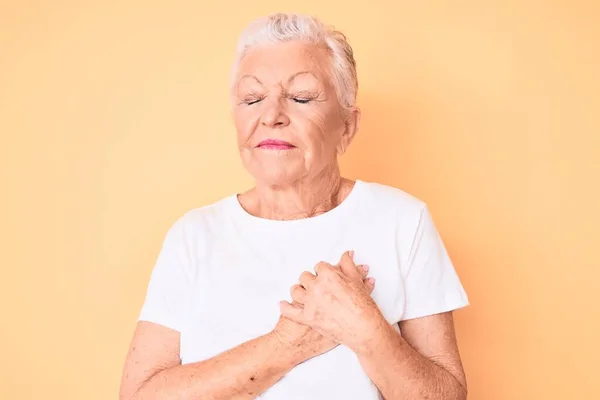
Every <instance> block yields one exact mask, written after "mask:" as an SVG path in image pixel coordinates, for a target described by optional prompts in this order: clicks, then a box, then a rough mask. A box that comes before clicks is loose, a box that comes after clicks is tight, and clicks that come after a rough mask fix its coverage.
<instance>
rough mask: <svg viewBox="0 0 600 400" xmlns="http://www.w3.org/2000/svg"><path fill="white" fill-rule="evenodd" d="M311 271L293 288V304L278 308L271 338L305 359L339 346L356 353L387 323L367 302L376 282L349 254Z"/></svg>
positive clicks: (283, 303)
mask: <svg viewBox="0 0 600 400" xmlns="http://www.w3.org/2000/svg"><path fill="white" fill-rule="evenodd" d="M314 271H315V273H314V274H312V273H310V272H308V271H305V272H303V273H302V274H301V275H300V278H299V283H297V284H295V285H293V286H292V287H291V289H290V293H291V297H292V300H293V301H292V302H291V303H289V302H287V301H282V302H281V303H280V309H281V316H280V318H279V321H278V323H277V326H276V327H275V329H274V330H273V333H274V335H275V336H276V337H277V338H278V339H279V340H280V341H281V342H283V343H285V344H288V345H291V347H293V348H295V349H296V350H298V351H300V352H301V353H303V355H304V356H305V358H310V357H314V356H316V355H319V354H322V353H325V352H327V351H329V350H331V349H333V348H334V347H336V346H337V345H338V344H344V345H346V346H348V347H349V348H350V349H352V350H354V351H355V352H358V351H360V350H361V349H362V348H363V347H364V346H365V344H366V342H367V341H368V340H369V339H370V337H371V336H372V335H373V334H375V332H376V331H377V330H378V329H380V328H381V327H382V326H383V324H384V323H385V319H384V318H383V316H382V314H381V312H380V310H379V308H378V307H377V304H376V303H375V302H374V301H373V299H372V298H371V293H372V292H373V289H374V287H375V280H374V278H367V274H368V271H369V268H368V266H365V265H358V266H357V265H356V264H355V263H354V261H353V252H352V251H347V252H345V253H344V254H343V255H342V257H341V259H340V262H339V264H337V265H335V266H334V265H331V264H328V263H326V262H320V263H318V264H317V265H316V266H315V268H314Z"/></svg>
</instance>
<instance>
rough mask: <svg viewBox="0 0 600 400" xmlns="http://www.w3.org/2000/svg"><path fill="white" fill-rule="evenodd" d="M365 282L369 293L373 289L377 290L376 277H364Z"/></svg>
mask: <svg viewBox="0 0 600 400" xmlns="http://www.w3.org/2000/svg"><path fill="white" fill-rule="evenodd" d="M363 282H364V284H365V288H366V289H367V291H368V292H369V294H371V293H373V290H375V278H373V277H371V278H367V279H364V280H363Z"/></svg>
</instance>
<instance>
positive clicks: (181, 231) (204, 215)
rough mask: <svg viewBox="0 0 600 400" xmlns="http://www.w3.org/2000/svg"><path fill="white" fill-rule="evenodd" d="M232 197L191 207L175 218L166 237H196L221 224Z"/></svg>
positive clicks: (226, 214)
mask: <svg viewBox="0 0 600 400" xmlns="http://www.w3.org/2000/svg"><path fill="white" fill-rule="evenodd" d="M231 201H232V197H231V196H228V197H225V198H222V199H220V200H218V201H216V202H214V203H211V204H208V205H204V206H200V207H196V208H192V209H190V210H187V211H186V212H184V213H183V214H182V215H180V216H179V217H178V218H176V219H175V220H174V221H173V222H172V224H171V226H170V227H169V229H168V231H167V238H168V237H173V238H178V239H192V240H194V239H197V238H198V237H201V236H203V235H206V234H208V233H210V232H211V231H212V230H214V229H218V228H219V227H220V226H221V227H222V226H223V223H224V222H225V221H224V219H225V218H226V217H227V216H228V212H227V209H228V208H229V207H230V206H231Z"/></svg>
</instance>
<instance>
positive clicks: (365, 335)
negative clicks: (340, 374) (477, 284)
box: [349, 313, 397, 356]
mask: <svg viewBox="0 0 600 400" xmlns="http://www.w3.org/2000/svg"><path fill="white" fill-rule="evenodd" d="M362 326H363V328H362V330H361V333H362V334H361V337H360V338H359V340H357V342H356V343H355V344H353V345H352V346H349V347H350V348H351V349H352V351H354V353H356V355H358V356H369V355H372V354H374V353H377V352H378V351H382V349H385V348H386V345H387V343H388V342H389V341H390V339H391V338H392V337H395V336H397V332H395V331H394V328H393V327H392V326H391V325H390V324H389V323H388V321H387V320H386V319H385V317H384V316H383V315H381V313H377V314H376V315H375V316H374V317H373V318H372V319H370V321H369V322H368V323H366V324H363V325H362Z"/></svg>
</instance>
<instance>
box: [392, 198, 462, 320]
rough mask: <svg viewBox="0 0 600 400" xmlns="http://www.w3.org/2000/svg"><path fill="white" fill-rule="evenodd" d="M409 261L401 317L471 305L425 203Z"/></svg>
mask: <svg viewBox="0 0 600 400" xmlns="http://www.w3.org/2000/svg"><path fill="white" fill-rule="evenodd" d="M406 262H407V269H406V270H405V271H406V275H405V277H404V290H405V308H404V313H403V316H402V320H407V319H413V318H419V317H425V316H428V315H433V314H439V313H442V312H447V311H452V310H456V309H458V308H462V307H465V306H467V305H469V300H468V298H467V294H466V292H465V290H464V288H463V286H462V284H461V282H460V279H459V277H458V275H457V273H456V270H455V268H454V265H453V264H452V261H451V260H450V256H449V255H448V252H447V251H446V248H445V246H444V243H443V242H442V239H441V237H440V235H439V233H438V231H437V229H436V227H435V224H434V222H433V219H432V216H431V214H430V212H429V209H428V207H427V206H426V205H424V206H423V208H422V210H421V213H420V216H419V221H418V224H417V228H416V232H415V235H414V240H413V244H412V246H411V249H410V252H409V255H408V260H407V261H406Z"/></svg>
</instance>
